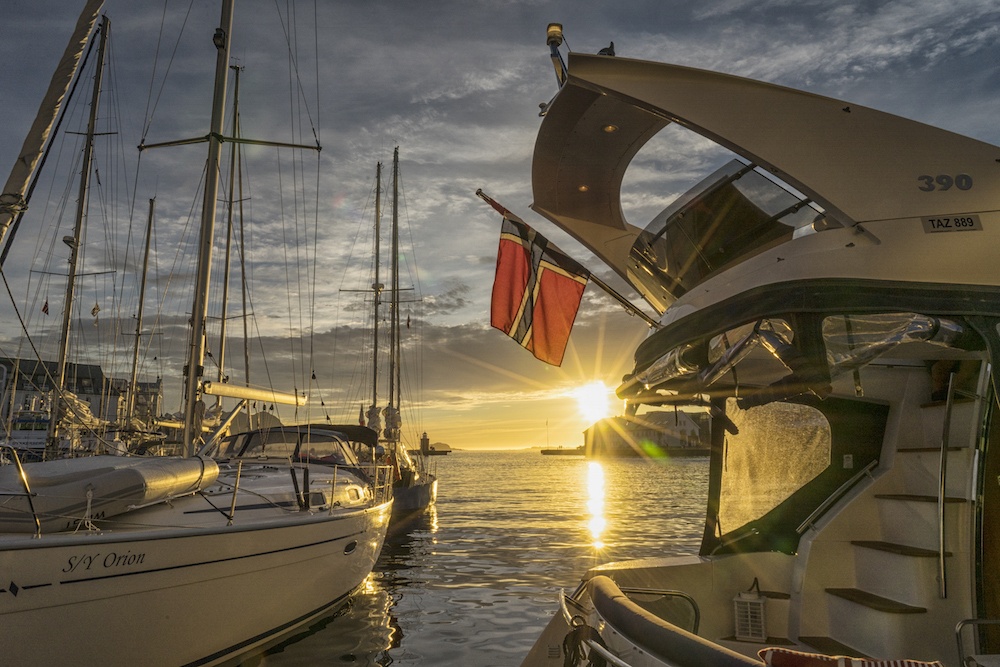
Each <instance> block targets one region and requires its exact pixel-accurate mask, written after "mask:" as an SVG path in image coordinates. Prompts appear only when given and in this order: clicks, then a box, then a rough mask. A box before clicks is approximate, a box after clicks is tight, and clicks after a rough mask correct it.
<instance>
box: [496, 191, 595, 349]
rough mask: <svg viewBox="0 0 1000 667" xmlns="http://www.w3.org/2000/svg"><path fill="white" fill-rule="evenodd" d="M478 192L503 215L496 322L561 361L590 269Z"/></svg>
mask: <svg viewBox="0 0 1000 667" xmlns="http://www.w3.org/2000/svg"><path fill="white" fill-rule="evenodd" d="M476 194H478V195H479V196H480V197H482V198H483V199H484V200H486V201H487V202H488V203H489V204H490V205H491V206H493V208H495V209H496V210H497V211H499V212H500V213H501V214H502V215H503V225H502V227H501V231H500V247H499V249H498V251H497V273H496V278H495V280H494V282H493V297H492V302H491V308H490V324H491V325H492V326H493V327H495V328H497V329H500V330H501V331H503V332H504V333H505V334H507V335H508V336H510V337H511V338H513V339H514V340H516V341H517V342H518V343H519V344H520V345H521V347H523V348H525V349H526V350H529V351H530V352H531V353H532V354H534V355H535V357H536V358H538V359H540V360H541V361H544V362H545V363H548V364H552V365H553V366H559V365H561V364H562V360H563V355H564V354H565V353H566V345H567V344H568V343H569V334H570V331H571V330H572V329H573V322H574V321H575V320H576V313H577V311H578V310H579V309H580V301H581V300H582V299H583V291H584V289H586V287H587V282H588V281H589V279H590V272H589V271H588V270H587V269H585V268H584V267H583V266H581V265H580V264H579V263H578V262H577V261H576V260H574V259H573V258H571V257H569V256H568V255H567V254H566V253H564V252H563V251H561V250H560V249H559V248H557V247H556V246H555V244H553V243H550V242H549V240H548V239H546V238H545V237H544V236H542V235H541V234H539V233H538V232H536V231H535V230H534V229H532V228H531V227H529V226H528V225H527V224H526V223H525V222H524V221H523V220H521V219H520V218H519V217H517V216H516V215H514V214H513V213H511V212H510V211H508V210H507V209H506V208H504V207H503V206H501V205H500V204H498V203H496V202H495V201H493V200H492V199H490V198H489V197H487V196H486V195H484V194H482V191H480V192H477V193H476Z"/></svg>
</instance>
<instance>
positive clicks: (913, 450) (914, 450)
mask: <svg viewBox="0 0 1000 667" xmlns="http://www.w3.org/2000/svg"><path fill="white" fill-rule="evenodd" d="M963 449H968V447H953V446H950V447H948V451H949V452H960V451H962V450H963ZM896 451H897V452H899V453H900V454H924V453H927V452H932V453H936V452H940V451H941V448H940V447H900V448H899V449H897V450H896Z"/></svg>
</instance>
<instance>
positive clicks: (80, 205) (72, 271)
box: [49, 16, 111, 451]
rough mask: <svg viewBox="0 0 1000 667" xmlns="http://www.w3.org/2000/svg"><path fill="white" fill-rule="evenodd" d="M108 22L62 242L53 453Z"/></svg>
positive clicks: (103, 30) (51, 432)
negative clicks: (72, 216)
mask: <svg viewBox="0 0 1000 667" xmlns="http://www.w3.org/2000/svg"><path fill="white" fill-rule="evenodd" d="M110 28H111V21H110V20H108V17H107V16H104V17H101V27H100V33H101V41H100V46H99V47H98V50H97V67H96V71H95V73H94V92H93V95H92V97H91V101H90V117H89V119H88V121H87V138H86V140H85V141H84V145H83V159H82V161H81V165H80V191H79V194H78V196H77V201H76V224H75V226H74V227H73V236H72V237H65V238H63V241H64V242H65V243H66V245H68V246H69V275H68V276H67V279H66V298H65V300H64V302H63V320H62V333H61V335H60V339H59V356H58V357H57V359H56V363H57V368H56V377H55V387H54V388H53V389H54V400H53V401H52V406H51V414H50V419H49V445H50V446H51V447H52V448H53V451H55V450H56V448H57V447H58V442H59V426H58V425H59V420H60V419H61V417H62V415H61V410H60V405H59V394H60V392H62V391H63V389H64V388H65V386H66V357H67V356H68V352H69V334H70V325H71V323H72V320H73V300H74V297H75V295H76V273H77V269H78V263H79V259H80V241H81V239H82V238H83V219H84V216H86V214H87V195H88V193H89V191H90V169H91V166H92V164H93V158H94V134H95V133H96V129H97V111H98V106H99V105H100V100H101V84H102V82H103V79H104V55H105V53H106V50H107V44H108V30H110Z"/></svg>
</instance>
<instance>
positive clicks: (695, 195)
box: [627, 159, 826, 312]
mask: <svg viewBox="0 0 1000 667" xmlns="http://www.w3.org/2000/svg"><path fill="white" fill-rule="evenodd" d="M823 228H826V223H825V217H824V214H823V211H822V210H820V209H819V208H818V207H816V205H815V204H813V202H812V201H810V200H809V199H807V198H805V197H803V196H801V195H799V194H796V193H795V192H793V191H792V190H791V189H790V188H788V187H787V186H785V185H783V184H781V183H779V182H778V181H777V180H775V179H774V178H772V177H770V176H769V175H768V174H766V172H763V171H761V170H760V169H758V168H757V167H756V165H754V164H747V163H745V162H743V161H741V160H736V159H734V160H731V161H730V162H728V163H727V164H725V165H723V166H722V167H720V168H719V169H718V170H716V171H715V172H714V173H712V174H711V175H709V176H708V177H706V178H705V179H703V180H702V181H701V182H700V183H698V184H697V185H695V186H694V187H693V188H691V189H690V190H688V191H687V192H686V193H684V194H683V195H682V196H680V197H678V198H677V199H676V200H675V201H674V202H673V203H672V204H671V205H670V206H668V207H667V208H665V209H664V210H663V211H662V212H661V213H660V214H659V215H657V216H656V217H655V218H654V219H653V220H652V222H650V223H649V225H647V226H646V228H645V230H643V231H642V232H640V233H639V235H638V237H637V238H636V240H635V242H634V243H633V245H632V249H631V251H630V253H629V257H628V260H627V271H628V278H629V281H630V282H631V283H632V284H633V285H634V286H635V287H636V288H637V289H638V290H639V292H640V293H641V294H642V295H643V297H644V298H646V300H647V301H649V302H650V303H651V304H652V305H653V306H654V307H656V308H657V309H658V310H659V311H660V312H663V311H664V310H665V309H666V308H667V307H668V306H669V305H670V304H671V303H673V302H674V301H675V300H677V299H678V298H680V297H681V296H683V295H684V294H685V293H687V292H688V291H690V290H691V289H692V288H693V287H695V286H696V285H698V284H700V283H701V282H704V281H705V280H706V279H708V278H709V277H711V276H712V275H714V274H716V273H718V272H719V271H721V270H723V269H724V268H726V267H727V266H731V265H732V264H734V263H736V262H740V261H743V260H745V259H747V258H749V257H752V256H753V255H756V254H759V253H761V252H763V251H764V250H766V249H767V248H770V247H773V246H775V245H779V244H782V243H785V242H787V241H790V240H791V239H792V238H794V237H795V236H796V235H798V234H801V233H803V231H814V230H816V229H823Z"/></svg>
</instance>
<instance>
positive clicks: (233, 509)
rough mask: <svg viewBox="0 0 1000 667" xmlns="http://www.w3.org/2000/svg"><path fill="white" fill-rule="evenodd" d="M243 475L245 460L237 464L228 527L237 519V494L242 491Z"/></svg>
mask: <svg viewBox="0 0 1000 667" xmlns="http://www.w3.org/2000/svg"><path fill="white" fill-rule="evenodd" d="M242 473H243V459H240V460H239V463H237V464H236V483H235V484H233V501H232V502H231V503H230V504H229V523H227V524H226V525H227V526H231V525H233V519H234V518H236V493H237V492H238V491H239V490H240V475H241V474H242Z"/></svg>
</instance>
